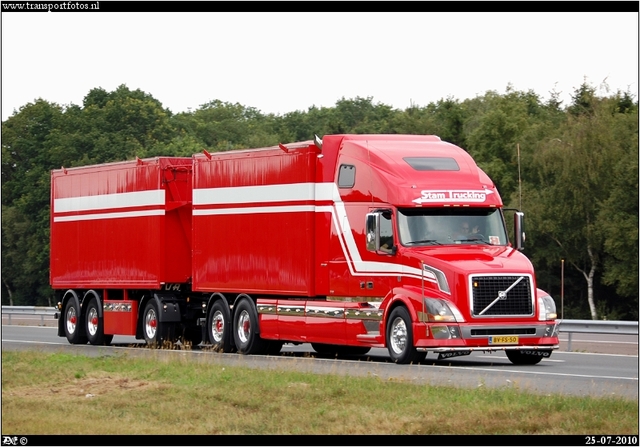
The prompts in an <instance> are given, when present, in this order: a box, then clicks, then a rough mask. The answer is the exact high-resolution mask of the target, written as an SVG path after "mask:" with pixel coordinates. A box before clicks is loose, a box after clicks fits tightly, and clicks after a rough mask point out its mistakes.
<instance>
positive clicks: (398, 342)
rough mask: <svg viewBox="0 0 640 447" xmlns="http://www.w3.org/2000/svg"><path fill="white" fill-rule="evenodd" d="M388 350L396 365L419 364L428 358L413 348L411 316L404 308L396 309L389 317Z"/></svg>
mask: <svg viewBox="0 0 640 447" xmlns="http://www.w3.org/2000/svg"><path fill="white" fill-rule="evenodd" d="M387 349H388V350H389V356H390V357H391V360H393V361H394V362H395V363H402V364H406V363H417V362H419V361H421V360H424V358H425V356H426V355H425V354H423V353H421V352H418V351H417V350H416V348H415V347H414V346H413V329H412V326H411V316H410V315H409V311H408V310H407V309H405V308H404V307H396V308H395V309H394V310H393V311H392V312H391V315H390V316H389V324H388V325H387Z"/></svg>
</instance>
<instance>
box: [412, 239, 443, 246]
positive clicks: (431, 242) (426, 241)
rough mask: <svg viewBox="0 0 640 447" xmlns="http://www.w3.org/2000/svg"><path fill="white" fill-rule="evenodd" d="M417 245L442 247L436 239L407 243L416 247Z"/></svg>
mask: <svg viewBox="0 0 640 447" xmlns="http://www.w3.org/2000/svg"><path fill="white" fill-rule="evenodd" d="M415 244H432V245H442V244H441V243H440V242H438V241H437V240H436V239H420V240H417V241H410V242H407V243H406V245H415Z"/></svg>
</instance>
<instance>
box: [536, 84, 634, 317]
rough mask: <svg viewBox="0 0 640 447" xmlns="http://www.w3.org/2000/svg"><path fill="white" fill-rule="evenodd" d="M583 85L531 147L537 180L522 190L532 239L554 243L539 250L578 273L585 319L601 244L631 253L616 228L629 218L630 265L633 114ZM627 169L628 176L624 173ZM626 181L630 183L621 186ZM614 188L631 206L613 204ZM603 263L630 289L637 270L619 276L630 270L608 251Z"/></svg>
mask: <svg viewBox="0 0 640 447" xmlns="http://www.w3.org/2000/svg"><path fill="white" fill-rule="evenodd" d="M588 91H589V87H588V86H581V87H580V88H579V89H578V90H577V91H576V95H575V96H574V104H573V105H572V106H571V107H570V108H569V109H568V112H569V116H568V119H567V121H566V123H565V124H564V125H562V126H561V128H560V130H559V133H558V135H559V137H557V138H551V139H548V140H547V141H546V142H544V144H541V145H540V146H538V152H537V153H536V154H535V156H534V158H533V162H534V164H535V169H536V170H537V175H538V179H537V181H536V182H534V184H535V188H531V189H529V190H528V192H527V194H528V197H529V201H528V203H529V204H530V206H531V210H532V211H533V212H532V213H529V215H530V218H531V221H532V224H533V226H534V227H535V228H536V231H537V232H538V233H539V238H538V240H540V239H541V238H547V240H552V241H554V243H555V245H556V248H555V250H554V249H551V248H548V249H547V250H545V251H544V255H543V256H547V257H549V258H555V260H559V259H560V258H563V259H566V261H567V263H568V264H569V265H570V266H572V267H573V268H574V269H575V270H576V271H577V272H579V273H580V274H581V275H582V277H583V278H584V281H585V283H586V289H587V294H586V299H587V303H588V306H589V312H590V315H591V318H592V319H598V309H599V306H598V303H597V300H596V296H595V293H594V291H595V287H596V284H597V280H598V276H599V275H601V274H602V271H603V260H604V257H605V254H606V248H605V247H606V246H607V244H609V246H610V247H611V248H610V251H612V252H614V253H615V254H616V255H618V256H622V257H623V258H624V259H625V260H628V259H631V258H632V257H633V256H634V251H633V250H626V249H623V250H619V248H620V247H619V246H617V244H618V241H619V240H618V238H617V236H618V235H617V233H619V232H623V233H624V232H625V228H626V231H629V225H628V223H629V222H632V221H633V219H634V218H635V222H636V228H635V235H634V234H633V231H631V234H627V238H628V239H629V238H630V241H633V240H635V241H636V243H635V247H636V248H635V257H636V261H635V264H636V265H637V220H638V211H637V202H638V195H637V190H638V188H637V177H638V175H637V114H636V118H635V121H636V125H635V130H634V128H633V126H631V125H630V124H629V123H630V122H633V118H631V119H629V118H628V117H624V116H622V117H621V115H620V114H619V113H618V112H617V110H616V107H615V104H616V103H615V101H612V100H610V99H607V98H597V97H596V96H595V95H589V94H588V93H586V94H585V92H588ZM585 98H587V99H585ZM589 101H590V102H589ZM619 121H624V123H625V125H624V126H623V127H625V128H626V129H627V131H626V132H621V131H620V127H621V126H620V125H619V123H618V122H619ZM617 123H618V124H617ZM634 133H635V137H634ZM634 146H635V153H636V155H635V160H636V161H635V162H634V161H633V160H634V157H633V156H630V148H631V147H634ZM621 160H624V162H621ZM625 163H626V164H625ZM628 163H631V166H632V167H629V165H628ZM616 169H617V170H619V171H624V173H625V174H627V175H629V177H627V178H626V179H624V180H620V181H619V182H617V183H615V182H613V183H612V182H611V178H610V174H611V173H612V172H615V171H616ZM634 169H635V175H633V172H629V171H633V170H634ZM634 183H635V189H633V190H631V191H630V190H629V189H627V188H628V187H629V186H630V185H633V184H634ZM620 195H626V197H628V200H629V202H630V203H631V205H628V204H627V205H623V204H621V203H619V200H620V197H619V196H620ZM629 195H631V197H629ZM633 196H635V198H634V197H633ZM611 207H614V208H615V211H618V212H619V216H620V219H619V221H616V220H615V219H614V220H612V219H611V218H610V215H611V214H614V215H615V213H612V212H607V209H609V210H610V209H611ZM621 207H622V210H624V209H625V208H626V212H622V211H621ZM621 222H622V223H624V224H626V225H623V224H621ZM612 227H615V230H614V229H613V228H612ZM634 237H635V239H634ZM607 241H608V242H607ZM548 261H549V262H551V259H548ZM608 263H609V264H610V265H609V267H608V271H609V272H610V273H609V276H608V277H607V276H605V279H607V278H608V280H609V281H610V282H611V283H616V284H618V285H619V286H620V287H622V289H620V290H626V289H625V288H624V285H623V284H628V283H631V284H636V293H637V269H636V272H635V280H634V279H630V280H626V279H625V280H622V278H628V277H629V276H634V273H629V272H628V271H627V272H626V274H625V273H623V272H622V271H620V270H619V268H621V264H620V263H619V262H617V261H616V260H615V258H614V257H611V258H610V259H609V261H608ZM614 278H615V279H614ZM636 300H637V298H636ZM600 308H601V306H600Z"/></svg>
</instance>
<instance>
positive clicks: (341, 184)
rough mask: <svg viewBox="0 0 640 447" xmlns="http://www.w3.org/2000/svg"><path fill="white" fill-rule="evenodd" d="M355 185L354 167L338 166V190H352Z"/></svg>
mask: <svg viewBox="0 0 640 447" xmlns="http://www.w3.org/2000/svg"><path fill="white" fill-rule="evenodd" d="M355 184H356V167H355V166H353V165H340V171H339V172H338V188H353V185H355Z"/></svg>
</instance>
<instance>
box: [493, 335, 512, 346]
mask: <svg viewBox="0 0 640 447" xmlns="http://www.w3.org/2000/svg"><path fill="white" fill-rule="evenodd" d="M489 344H490V345H517V344H518V336H517V335H501V336H497V337H489Z"/></svg>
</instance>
